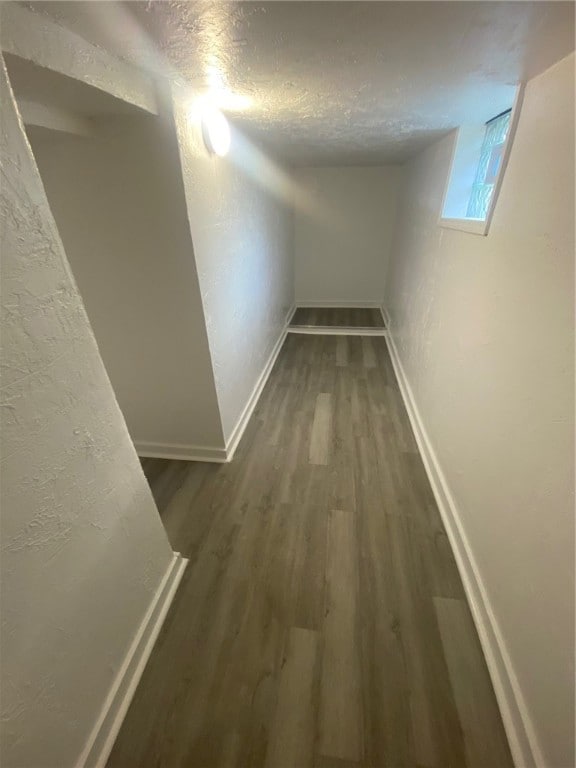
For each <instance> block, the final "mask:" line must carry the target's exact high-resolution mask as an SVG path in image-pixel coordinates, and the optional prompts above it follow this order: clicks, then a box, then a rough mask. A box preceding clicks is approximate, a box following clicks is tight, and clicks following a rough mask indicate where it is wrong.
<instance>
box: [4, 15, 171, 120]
mask: <svg viewBox="0 0 576 768" xmlns="http://www.w3.org/2000/svg"><path fill="white" fill-rule="evenodd" d="M0 21H1V25H0V41H1V43H2V50H3V51H4V52H6V53H11V54H14V55H16V56H21V57H22V58H23V59H29V60H30V61H33V62H35V63H36V64H39V65H40V66H41V67H46V68H48V69H50V70H53V71H55V72H60V73H62V74H64V75H71V74H72V73H73V74H74V76H75V77H76V78H77V79H78V80H82V81H83V82H85V83H88V84H89V85H92V86H94V87H95V88H99V89H101V90H102V91H105V92H106V93H110V94H111V95H112V96H116V97H117V98H119V99H122V100H123V101H124V102H128V103H129V104H135V105H137V106H138V107H140V108H141V109H145V110H147V111H149V112H153V113H155V112H156V99H155V95H154V86H153V83H152V80H151V79H150V78H149V77H148V76H146V75H145V74H144V73H143V72H142V70H140V69H139V68H138V67H134V66H133V65H131V64H128V63H127V62H126V61H123V60H122V59H121V58H116V57H114V56H113V55H111V54H110V53H108V52H107V51H106V50H105V49H104V48H102V47H99V46H95V45H91V44H90V43H88V42H86V40H84V39H83V38H82V37H80V36H79V35H77V34H74V33H73V32H72V31H70V30H65V29H63V28H62V27H61V26H60V25H59V24H54V23H53V22H52V21H51V20H50V19H49V18H47V16H46V15H44V14H40V13H33V12H31V11H29V10H28V9H26V8H23V7H21V5H20V4H19V3H2V6H1V8H0ZM121 55H122V53H121V52H120V56H121Z"/></svg>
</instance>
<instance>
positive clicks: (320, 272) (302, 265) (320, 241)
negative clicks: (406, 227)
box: [294, 166, 401, 304]
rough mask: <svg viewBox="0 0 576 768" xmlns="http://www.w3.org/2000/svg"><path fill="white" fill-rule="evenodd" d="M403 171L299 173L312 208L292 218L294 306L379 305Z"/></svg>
mask: <svg viewBox="0 0 576 768" xmlns="http://www.w3.org/2000/svg"><path fill="white" fill-rule="evenodd" d="M400 178H401V168H400V167H399V166H385V167H374V168H346V167H344V168H300V169H297V170H296V171H295V179H296V182H297V184H298V186H299V187H300V188H301V189H302V190H305V191H306V195H307V198H308V199H309V200H310V201H311V202H313V203H314V205H313V206H310V205H307V206H302V207H299V208H298V209H297V211H296V214H295V217H294V253H295V280H296V301H297V302H334V303H335V304H340V303H344V304H346V303H348V304H349V303H354V302H360V303H362V302H366V301H371V302H377V303H378V304H379V303H380V302H381V300H382V295H383V294H382V286H383V284H384V278H385V275H386V270H387V264H388V258H389V254H390V247H391V245H392V236H393V231H394V222H395V217H396V203H397V197H398V191H399V187H400Z"/></svg>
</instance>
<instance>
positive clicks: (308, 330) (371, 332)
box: [288, 325, 386, 336]
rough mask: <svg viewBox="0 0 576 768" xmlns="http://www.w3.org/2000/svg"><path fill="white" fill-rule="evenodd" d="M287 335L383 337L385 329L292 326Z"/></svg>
mask: <svg viewBox="0 0 576 768" xmlns="http://www.w3.org/2000/svg"><path fill="white" fill-rule="evenodd" d="M288 333H303V334H308V335H310V336H385V335H386V328H354V327H352V326H349V327H347V328H341V327H336V326H329V325H294V326H292V327H291V328H288Z"/></svg>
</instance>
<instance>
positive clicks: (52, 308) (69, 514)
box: [0, 58, 172, 768]
mask: <svg viewBox="0 0 576 768" xmlns="http://www.w3.org/2000/svg"><path fill="white" fill-rule="evenodd" d="M0 64H1V67H0V91H1V92H0V96H1V100H2V130H1V139H0V140H1V147H0V149H1V165H0V167H1V172H2V178H1V181H2V184H1V207H0V212H1V226H2V281H1V302H2V336H1V343H2V349H1V353H2V386H1V393H2V408H1V414H2V461H1V465H0V469H1V488H2V518H1V539H2V559H1V568H2V638H1V640H2V665H1V674H2V685H1V687H2V739H1V762H2V765H4V766H42V768H52V767H53V768H67V766H73V765H75V764H76V761H77V759H78V757H79V755H80V753H81V751H82V749H83V747H84V745H85V743H86V740H87V739H88V737H89V734H90V732H91V729H92V727H93V726H94V725H95V722H96V719H97V717H98V715H99V713H100V710H101V707H102V706H103V704H104V701H105V698H106V696H107V694H108V692H109V689H110V686H111V684H112V682H113V681H114V678H115V676H116V674H117V672H118V670H119V667H120V665H121V663H122V661H123V660H124V656H125V654H126V652H127V650H128V648H129V645H130V643H131V641H132V639H133V636H134V634H135V632H136V630H137V628H138V626H139V624H140V622H141V620H142V619H143V617H144V614H145V612H146V610H147V608H148V606H149V604H150V602H151V600H152V598H153V596H154V594H155V592H156V590H157V588H158V586H159V584H160V582H161V579H162V577H163V576H164V573H165V572H166V570H167V568H168V566H169V565H170V564H171V562H172V552H171V549H170V546H169V544H168V540H167V538H166V535H165V533H164V530H163V528H162V524H161V521H160V518H159V516H158V513H157V511H156V507H155V505H154V501H153V499H152V496H151V493H150V489H149V487H148V484H147V482H146V480H145V478H144V475H143V474H142V470H141V469H140V465H139V462H138V458H137V456H136V454H135V452H134V449H133V446H132V443H131V441H130V437H129V435H128V431H127V429H126V425H125V423H124V420H123V418H122V414H121V412H120V410H119V408H118V405H117V403H116V399H115V397H114V393H113V391H112V388H111V386H110V382H109V380H108V377H107V375H106V371H105V368H104V365H103V363H102V360H101V358H100V355H99V353H98V348H97V346H96V342H95V339H94V336H93V334H92V330H91V328H90V325H89V323H88V319H87V316H86V314H85V311H84V307H83V305H82V301H81V298H80V295H79V293H78V291H77V289H76V286H75V284H74V280H73V278H72V276H71V273H70V270H69V267H68V263H67V261H66V256H65V254H64V250H63V247H62V243H61V241H60V237H59V235H58V232H57V229H56V225H55V222H54V220H53V218H52V214H51V212H50V209H49V206H48V202H47V200H46V196H45V194H44V190H43V187H42V183H41V180H40V177H39V174H38V171H37V169H36V166H35V164H34V160H33V157H32V154H31V152H30V148H29V146H28V145H27V142H26V136H25V134H24V130H23V127H22V125H21V124H20V123H19V122H18V118H17V114H16V110H15V103H14V101H13V98H12V95H11V93H10V91H9V87H8V83H7V79H6V76H5V69H4V64H3V61H2V60H1V58H0Z"/></svg>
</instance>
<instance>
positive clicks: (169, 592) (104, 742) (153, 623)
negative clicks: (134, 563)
mask: <svg viewBox="0 0 576 768" xmlns="http://www.w3.org/2000/svg"><path fill="white" fill-rule="evenodd" d="M187 565H188V560H186V559H185V558H183V557H182V556H181V555H180V554H178V553H177V552H174V557H173V558H172V561H171V562H170V565H169V566H168V568H167V570H166V573H165V574H164V577H163V578H162V581H161V582H160V586H159V587H158V589H157V590H156V593H155V595H154V597H153V599H152V602H151V603H150V606H149V608H148V610H147V611H146V614H145V616H144V618H143V620H142V622H141V624H140V627H139V628H138V631H137V633H136V636H135V638H134V640H133V641H132V645H131V646H130V648H129V649H128V653H127V654H126V657H125V658H124V662H123V663H122V666H121V667H120V670H119V671H118V674H117V675H116V679H115V680H114V683H113V685H112V688H111V689H110V692H109V693H108V696H107V697H106V701H105V702H104V706H103V707H102V710H101V712H100V716H99V718H98V720H97V722H96V724H95V726H94V728H93V729H92V733H91V734H90V737H89V739H88V741H87V742H86V746H85V747H84V750H83V751H82V754H81V755H80V757H79V759H78V761H77V763H76V768H104V766H105V765H106V762H107V760H108V757H109V756H110V752H111V751H112V747H113V746H114V742H115V740H116V737H117V736H118V733H119V731H120V728H121V726H122V723H123V721H124V718H125V716H126V713H127V711H128V707H129V706H130V702H131V701H132V698H133V696H134V693H135V691H136V687H137V686H138V683H139V682H140V678H141V677H142V673H143V672H144V668H145V667H146V662H147V661H148V659H149V657H150V654H151V653H152V649H153V647H154V643H155V642H156V639H157V638H158V635H159V634H160V629H161V628H162V624H163V623H164V619H165V618H166V615H167V613H168V609H169V608H170V604H171V603H172V600H173V599H174V595H175V594H176V590H177V589H178V585H179V584H180V580H181V579H182V575H183V573H184V570H185V568H186V566H187Z"/></svg>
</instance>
